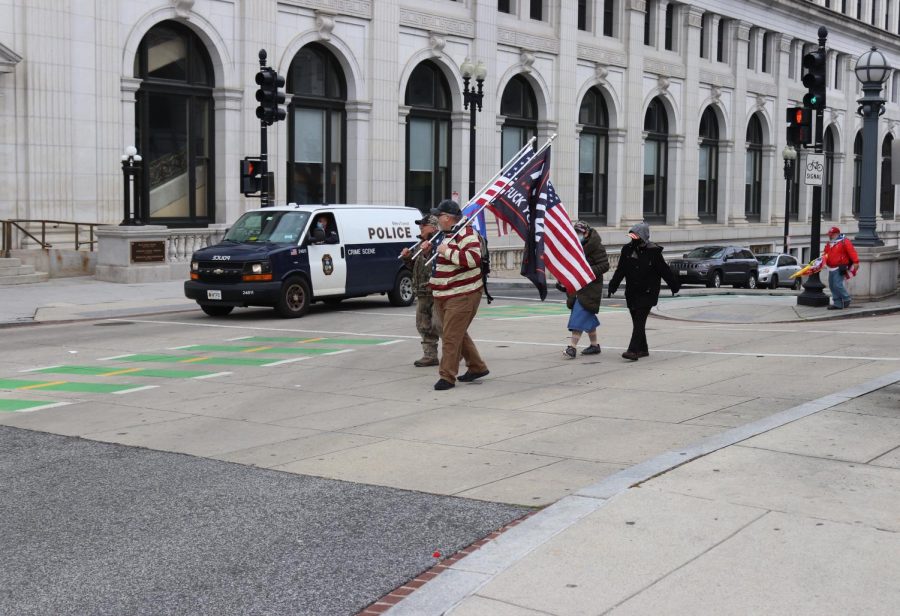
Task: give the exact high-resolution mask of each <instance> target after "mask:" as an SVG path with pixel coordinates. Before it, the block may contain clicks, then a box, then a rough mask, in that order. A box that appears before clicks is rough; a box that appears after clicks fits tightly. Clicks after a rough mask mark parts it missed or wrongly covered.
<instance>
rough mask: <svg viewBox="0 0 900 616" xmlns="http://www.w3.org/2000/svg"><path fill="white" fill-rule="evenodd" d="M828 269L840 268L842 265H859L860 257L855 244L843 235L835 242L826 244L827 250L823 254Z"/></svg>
mask: <svg viewBox="0 0 900 616" xmlns="http://www.w3.org/2000/svg"><path fill="white" fill-rule="evenodd" d="M822 256H823V257H824V261H825V265H826V267H840V266H842V265H848V266H849V265H858V264H859V255H858V254H856V248H854V247H853V242H851V241H850V240H849V239H848V238H846V237H844V236H843V235H842V236H840V237H839V238H838V239H837V240H835V241H834V242H828V243H827V244H825V250H824V251H823V253H822Z"/></svg>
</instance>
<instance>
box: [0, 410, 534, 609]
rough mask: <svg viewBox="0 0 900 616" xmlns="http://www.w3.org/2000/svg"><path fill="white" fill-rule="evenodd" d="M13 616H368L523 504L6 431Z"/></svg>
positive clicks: (2, 532)
mask: <svg viewBox="0 0 900 616" xmlns="http://www.w3.org/2000/svg"><path fill="white" fill-rule="evenodd" d="M0 484H2V488H3V489H2V493H3V497H2V499H0V554H2V555H3V557H2V559H3V564H2V566H0V614H3V615H9V616H24V615H26V614H27V615H32V614H33V615H36V616H37V615H49V614H54V615H58V616H62V615H70V614H71V615H72V616H83V615H85V614H110V615H114V614H115V615H121V614H184V615H185V616H188V615H198V614H210V615H212V614H216V615H224V614H235V615H243V614H273V615H275V614H284V615H301V614H302V615H308V616H322V615H325V614H354V613H356V612H358V611H359V610H361V609H362V608H364V607H365V606H366V605H368V604H369V603H371V602H372V601H373V600H374V599H375V598H377V597H380V596H381V595H384V594H386V593H388V592H389V591H391V590H392V589H394V588H395V587H397V586H399V585H400V584H402V583H403V582H405V581H406V580H408V579H409V578H411V577H414V576H415V575H417V574H418V573H419V572H420V571H422V570H423V569H427V568H428V567H430V566H432V565H434V564H435V563H436V562H438V560H439V558H436V557H435V556H434V552H435V551H437V552H439V553H440V554H442V555H450V554H452V553H454V552H455V551H456V550H458V549H460V548H463V547H465V546H467V545H469V544H471V543H472V542H474V541H475V540H477V539H480V538H481V537H483V536H485V535H486V534H488V533H490V532H491V531H493V530H495V529H498V528H500V527H501V526H503V525H504V524H506V523H508V522H510V521H512V520H514V519H516V518H518V517H520V516H522V515H524V514H525V513H526V512H527V509H525V508H523V507H516V506H511V505H503V504H497V503H489V502H485V501H475V500H470V499H464V498H452V497H446V496H436V495H431V494H425V493H421V492H411V491H406V490H397V489H393V488H385V487H377V486H369V485H363V484H358V483H348V482H343V481H333V480H328V479H321V478H317V477H309V476H305V475H296V474H289V473H283V472H277V471H269V470H263V469H258V468H253V467H249V466H243V465H239V464H233V463H228V462H219V461H215V460H207V459H203V458H196V457H192V456H186V455H180V454H172V453H164V452H159V451H151V450H147V449H141V448H134V447H124V446H121V445H112V444H106V443H96V442H92V441H87V440H82V439H79V438H72V437H65V436H56V435H51V434H43V433H38V432H30V431H26V430H19V429H16V428H8V427H0Z"/></svg>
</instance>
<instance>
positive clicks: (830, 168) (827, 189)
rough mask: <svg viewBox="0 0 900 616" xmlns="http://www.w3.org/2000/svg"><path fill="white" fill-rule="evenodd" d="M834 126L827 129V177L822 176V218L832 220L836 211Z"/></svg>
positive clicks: (825, 148)
mask: <svg viewBox="0 0 900 616" xmlns="http://www.w3.org/2000/svg"><path fill="white" fill-rule="evenodd" d="M834 141H835V138H834V127H833V126H829V127H828V129H827V130H826V131H825V139H824V150H825V177H824V178H822V218H824V219H828V220H831V213H832V212H833V211H834V210H833V208H832V203H833V202H834Z"/></svg>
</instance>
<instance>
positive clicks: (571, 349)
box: [557, 220, 609, 359]
mask: <svg viewBox="0 0 900 616" xmlns="http://www.w3.org/2000/svg"><path fill="white" fill-rule="evenodd" d="M572 226H573V227H574V228H575V234H576V235H577V236H578V239H579V241H580V242H581V246H582V248H584V256H585V257H586V258H587V262H588V265H590V266H591V271H593V272H594V276H596V277H597V278H596V280H594V281H593V282H590V283H589V284H587V285H585V286H584V287H582V288H581V289H579V290H578V292H577V293H575V294H570V293H567V294H566V305H567V306H568V307H569V309H570V310H571V311H572V313H571V315H569V324H568V329H569V331H570V332H572V340H571V343H570V344H569V346H567V347H566V350H565V351H563V353H564V356H565V357H566V358H567V359H575V356H576V355H577V353H578V352H577V350H576V349H577V347H578V341H579V340H581V334H582V333H583V332H587V335H588V339H589V340H590V346H588V347H587V348H585V349H583V350H582V351H581V354H582V355H597V354H599V353H600V343H599V342H597V328H598V327H599V326H600V320H599V319H598V318H597V313H598V312H600V301H601V299H602V297H603V274H605V273H606V272H608V271H609V257H608V256H607V254H606V248H605V247H604V246H603V240H602V239H600V234H599V233H597V231H595V230H594V229H592V228H591V226H590V225H589V224H587V223H586V222H582V221H580V220H576V221H575V222H573V223H572ZM560 286H561V285H557V288H559V287H560ZM562 288H563V290H565V287H562Z"/></svg>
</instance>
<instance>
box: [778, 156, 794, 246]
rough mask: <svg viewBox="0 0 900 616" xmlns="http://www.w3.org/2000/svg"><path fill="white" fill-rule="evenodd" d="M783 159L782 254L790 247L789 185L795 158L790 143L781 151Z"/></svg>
mask: <svg viewBox="0 0 900 616" xmlns="http://www.w3.org/2000/svg"><path fill="white" fill-rule="evenodd" d="M781 157H782V158H783V159H784V180H785V190H784V254H789V253H788V250H789V249H790V247H791V185H792V184H793V183H794V161H795V160H797V150H795V149H794V148H793V147H791V146H790V145H786V146H784V149H783V150H782V151H781Z"/></svg>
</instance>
